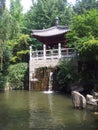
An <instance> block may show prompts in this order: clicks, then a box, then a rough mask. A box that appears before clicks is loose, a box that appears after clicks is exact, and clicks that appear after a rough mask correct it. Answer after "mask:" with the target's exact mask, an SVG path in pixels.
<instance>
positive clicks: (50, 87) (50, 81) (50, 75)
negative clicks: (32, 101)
mask: <svg viewBox="0 0 98 130" xmlns="http://www.w3.org/2000/svg"><path fill="white" fill-rule="evenodd" d="M52 84H53V72H52V71H51V72H50V74H49V85H48V91H44V93H53V91H52V87H53V85H52Z"/></svg>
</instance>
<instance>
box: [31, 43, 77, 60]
mask: <svg viewBox="0 0 98 130" xmlns="http://www.w3.org/2000/svg"><path fill="white" fill-rule="evenodd" d="M74 56H75V50H74V48H61V45H60V44H59V46H58V49H49V50H46V47H45V45H44V47H43V50H36V51H32V47H30V60H45V59H61V58H71V57H74Z"/></svg>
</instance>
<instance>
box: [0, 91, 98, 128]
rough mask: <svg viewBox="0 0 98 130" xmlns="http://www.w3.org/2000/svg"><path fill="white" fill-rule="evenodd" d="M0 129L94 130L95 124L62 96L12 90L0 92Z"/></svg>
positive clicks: (96, 126) (94, 121)
mask: <svg viewBox="0 0 98 130" xmlns="http://www.w3.org/2000/svg"><path fill="white" fill-rule="evenodd" d="M0 130H98V123H97V121H96V120H95V119H94V117H93V114H92V113H91V112H90V111H87V110H75V109H74V108H73V107H72V102H71V99H70V98H68V97H66V96H65V95H61V94H57V93H53V94H44V93H42V92H33V91H30V92H29V91H12V92H4V93H3V92H2V93H0Z"/></svg>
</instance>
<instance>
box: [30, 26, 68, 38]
mask: <svg viewBox="0 0 98 130" xmlns="http://www.w3.org/2000/svg"><path fill="white" fill-rule="evenodd" d="M69 31H70V29H69V28H68V27H66V26H59V25H58V26H54V27H51V28H48V29H42V30H32V33H31V36H39V37H52V36H56V35H61V34H66V33H67V32H69Z"/></svg>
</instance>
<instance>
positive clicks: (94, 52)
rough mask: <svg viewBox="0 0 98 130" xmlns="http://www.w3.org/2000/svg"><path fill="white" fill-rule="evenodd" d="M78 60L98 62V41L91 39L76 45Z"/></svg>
mask: <svg viewBox="0 0 98 130" xmlns="http://www.w3.org/2000/svg"><path fill="white" fill-rule="evenodd" d="M77 52H78V53H79V59H81V60H84V61H87V60H89V61H98V40H96V39H91V40H87V41H84V42H81V43H78V44H77Z"/></svg>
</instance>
